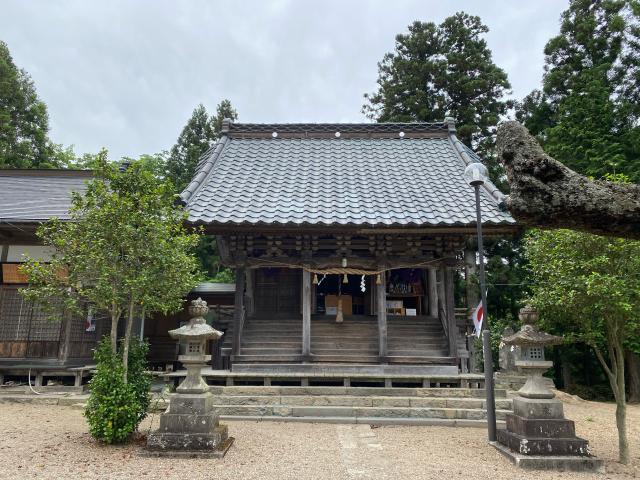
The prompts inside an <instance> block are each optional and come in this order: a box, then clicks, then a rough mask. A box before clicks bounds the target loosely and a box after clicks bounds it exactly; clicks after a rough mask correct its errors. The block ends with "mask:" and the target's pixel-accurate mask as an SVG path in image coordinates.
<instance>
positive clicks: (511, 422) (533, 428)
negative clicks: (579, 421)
mask: <svg viewBox="0 0 640 480" xmlns="http://www.w3.org/2000/svg"><path fill="white" fill-rule="evenodd" d="M506 421H507V430H508V431H510V432H514V433H517V434H518V435H522V436H523V437H545V438H571V437H575V436H576V428H575V423H574V422H573V421H572V420H566V419H560V418H547V419H537V418H524V417H519V416H518V415H514V414H513V413H508V414H507V417H506Z"/></svg>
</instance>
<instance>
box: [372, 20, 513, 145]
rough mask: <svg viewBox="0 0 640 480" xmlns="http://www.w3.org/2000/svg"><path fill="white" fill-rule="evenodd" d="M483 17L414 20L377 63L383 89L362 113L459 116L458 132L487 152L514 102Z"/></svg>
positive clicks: (391, 117) (405, 117) (404, 117)
mask: <svg viewBox="0 0 640 480" xmlns="http://www.w3.org/2000/svg"><path fill="white" fill-rule="evenodd" d="M488 31H489V29H488V28H487V26H486V25H483V24H482V21H481V20H480V18H479V17H476V16H472V15H468V14H466V13H464V12H459V13H456V14H455V15H453V16H451V17H448V18H446V19H445V20H444V21H443V22H442V23H441V24H440V25H436V24H435V23H433V22H414V23H413V24H412V25H410V26H409V33H408V34H400V35H397V36H396V45H395V51H394V52H393V53H387V54H386V55H385V56H384V57H383V59H382V61H381V62H380V63H379V64H378V90H377V91H376V92H374V93H372V94H367V95H365V99H366V102H367V103H366V104H365V105H364V107H363V112H364V113H365V114H366V115H367V116H368V117H370V118H372V119H374V120H377V121H378V122H393V121H400V122H409V121H442V120H443V119H444V118H445V117H446V116H452V117H453V118H454V119H455V120H456V128H457V134H458V136H459V137H460V139H461V140H462V141H463V142H464V143H465V144H466V145H467V146H469V147H476V148H477V149H478V150H479V151H480V152H481V153H483V154H485V155H488V154H489V153H490V152H491V151H492V148H493V143H494V135H495V131H496V126H497V124H498V120H499V117H500V115H503V114H505V113H506V111H507V109H508V107H509V103H508V102H507V101H506V100H504V96H505V95H506V94H507V93H508V90H509V89H510V88H511V86H510V84H509V81H508V80H507V74H506V73H505V72H504V71H503V70H502V69H501V68H499V67H498V66H496V65H495V64H494V63H493V59H492V57H491V50H489V48H488V47H487V42H486V41H485V40H484V38H483V36H484V35H485V34H486V33H487V32H488Z"/></svg>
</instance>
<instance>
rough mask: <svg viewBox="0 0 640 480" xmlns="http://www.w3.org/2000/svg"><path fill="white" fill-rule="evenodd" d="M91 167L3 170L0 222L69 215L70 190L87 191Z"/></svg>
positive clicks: (0, 194)
mask: <svg viewBox="0 0 640 480" xmlns="http://www.w3.org/2000/svg"><path fill="white" fill-rule="evenodd" d="M91 176H92V172H91V171H88V170H0V222H2V221H9V222H15V223H21V222H27V223H29V222H39V221H45V220H48V219H50V218H52V217H58V218H61V219H68V218H69V215H68V210H69V206H70V205H71V192H72V191H84V189H85V187H86V182H87V181H88V180H89V179H90V178H91Z"/></svg>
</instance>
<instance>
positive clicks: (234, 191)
mask: <svg viewBox="0 0 640 480" xmlns="http://www.w3.org/2000/svg"><path fill="white" fill-rule="evenodd" d="M477 160H478V159H477V157H476V156H475V154H474V153H473V152H472V151H471V150H469V149H468V148H467V147H466V146H464V145H463V144H462V143H461V142H460V141H459V140H457V138H456V137H455V128H454V127H453V125H452V124H451V123H449V122H447V123H410V124H406V123H405V124H397V123H391V124H284V125H277V124H264V125H259V124H234V123H226V125H225V128H224V129H223V136H222V138H221V139H220V141H219V142H218V143H217V144H216V145H215V146H214V147H213V148H212V149H210V150H209V151H208V152H207V153H206V154H205V156H204V157H203V158H202V159H201V161H200V164H199V166H198V171H197V172H196V175H195V176H194V178H193V180H192V182H191V183H190V184H189V185H188V186H187V188H186V189H185V190H184V192H182V199H183V201H184V202H185V205H186V208H187V210H188V212H189V220H190V221H191V222H193V223H203V224H215V225H229V226H232V225H237V224H244V225H270V226H291V225H352V226H400V227H404V226H469V225H474V224H475V199H474V195H473V190H472V189H471V187H469V186H468V185H467V184H466V182H465V181H464V179H463V176H462V174H463V171H464V169H465V166H466V165H467V164H468V163H470V162H473V161H477ZM502 197H503V195H502V194H501V193H500V192H499V191H498V190H497V188H496V187H495V186H493V185H492V184H488V185H486V188H484V189H482V191H481V201H482V208H483V221H484V222H486V223H488V224H495V225H512V224H515V221H514V219H513V218H512V217H511V216H510V215H509V214H508V213H507V212H505V211H503V210H502V209H501V208H499V203H500V201H501V199H502Z"/></svg>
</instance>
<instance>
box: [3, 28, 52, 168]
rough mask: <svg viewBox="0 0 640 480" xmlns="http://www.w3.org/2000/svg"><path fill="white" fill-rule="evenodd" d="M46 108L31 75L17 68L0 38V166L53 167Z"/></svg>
mask: <svg viewBox="0 0 640 480" xmlns="http://www.w3.org/2000/svg"><path fill="white" fill-rule="evenodd" d="M48 132H49V117H48V114H47V107H46V105H45V104H44V102H42V101H41V100H40V99H39V98H38V94H37V93H36V89H35V86H34V84H33V81H32V80H31V77H30V76H29V74H28V73H27V72H25V71H24V70H21V69H18V67H16V65H15V63H14V62H13V58H12V57H11V54H10V53H9V48H8V47H7V44H6V43H4V42H2V41H0V167H1V168H51V167H55V166H56V163H55V158H52V155H51V153H52V151H51V146H50V145H49V139H48V136H47V134H48Z"/></svg>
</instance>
